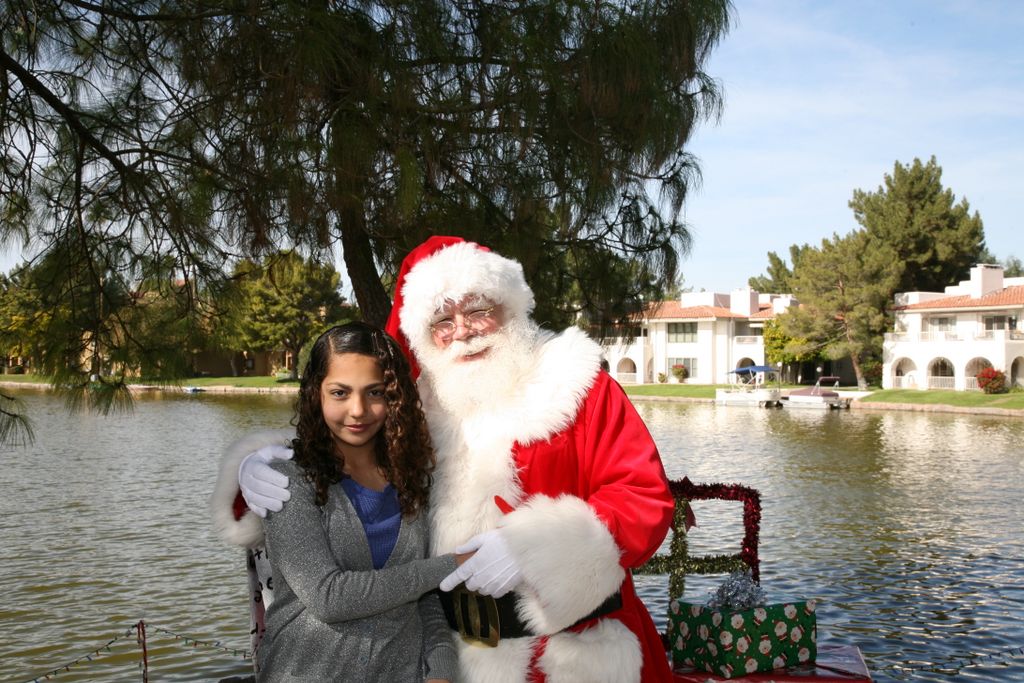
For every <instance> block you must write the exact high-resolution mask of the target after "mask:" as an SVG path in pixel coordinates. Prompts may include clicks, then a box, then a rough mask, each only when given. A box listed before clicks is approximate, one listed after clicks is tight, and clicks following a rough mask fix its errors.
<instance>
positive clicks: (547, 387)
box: [221, 237, 673, 683]
mask: <svg viewBox="0 0 1024 683" xmlns="http://www.w3.org/2000/svg"><path fill="white" fill-rule="evenodd" d="M533 305H534V299H533V293H532V292H531V290H530V288H529V287H528V286H527V284H526V281H525V278H524V277H523V270H522V267H521V266H520V264H518V263H517V262H515V261H512V260H510V259H507V258H504V257H502V256H500V255H498V254H496V253H494V252H491V251H489V250H487V249H486V248H484V247H481V246H480V245H477V244H474V243H471V242H466V241H464V240H462V239H459V238H454V237H432V238H430V239H429V240H427V241H426V242H425V243H423V244H422V245H420V246H419V247H417V248H416V249H414V250H413V251H412V252H410V254H409V255H408V256H407V257H406V259H405V261H404V262H403V264H402V268H401V270H400V272H399V278H398V282H397V286H396V290H395V302H394V307H393V310H392V314H391V318H390V319H389V321H388V325H387V330H388V332H389V333H391V334H392V335H393V336H394V337H395V338H396V339H398V340H399V342H400V344H401V345H402V346H403V348H404V349H405V350H406V351H407V352H408V353H409V356H410V359H411V360H412V361H413V364H414V369H416V370H417V371H418V372H419V373H420V376H419V389H420V392H421V397H422V401H423V408H424V412H425V414H426V416H427V421H428V424H429V427H430V433H431V438H432V440H433V443H434V448H435V451H436V454H437V469H436V471H435V473H434V481H433V487H432V489H431V509H430V513H429V514H430V521H431V533H432V537H431V545H432V551H433V552H434V553H435V554H438V553H448V552H453V551H456V552H469V551H472V550H475V551H476V554H475V555H474V556H473V558H472V559H470V560H469V561H467V562H465V563H464V564H463V565H462V566H461V567H459V569H458V570H456V571H455V572H454V573H453V574H452V575H451V576H449V577H448V578H447V579H445V581H444V582H443V583H442V584H441V589H442V591H443V593H442V596H443V598H442V599H443V602H444V603H445V606H446V611H447V612H448V616H449V621H450V622H451V625H452V628H453V630H454V631H456V632H457V634H458V637H459V642H460V648H459V649H460V669H461V676H462V680H465V681H471V682H479V683H524V682H526V681H549V682H550V683H559V682H563V681H588V682H607V683H625V682H636V681H645V682H646V681H670V680H671V673H670V671H669V667H668V663H667V658H666V655H665V650H664V647H663V645H662V641H661V638H660V635H659V634H658V632H657V629H656V628H655V626H654V623H653V622H652V620H651V618H650V615H649V614H648V612H647V610H646V608H645V607H644V605H643V603H642V602H641V601H640V599H639V598H638V597H637V595H636V591H635V590H634V587H633V581H632V577H631V574H630V568H632V567H637V566H639V565H641V564H643V563H644V562H645V561H646V560H647V559H649V558H650V556H651V555H652V554H653V553H654V552H655V551H656V550H657V549H658V547H659V545H660V544H661V542H662V540H663V539H664V538H665V535H666V534H667V532H668V529H669V526H670V523H671V518H672V511H673V500H672V496H671V493H670V492H669V488H668V482H667V480H666V478H665V473H664V470H663V468H662V464H661V460H660V457H659V455H658V452H657V449H656V447H655V445H654V442H653V440H652V439H651V436H650V434H649V433H648V431H647V428H646V427H645V425H644V424H643V422H642V420H641V419H640V417H639V415H637V413H636V411H635V410H634V408H633V406H632V404H631V403H630V402H629V400H628V399H627V398H626V396H625V394H624V393H623V391H622V389H621V388H620V387H619V385H618V384H617V383H616V382H615V381H614V380H612V379H611V378H610V377H609V376H608V375H607V374H606V373H605V372H604V371H602V370H601V369H600V361H601V349H600V347H599V346H598V345H597V344H596V343H594V342H593V341H592V340H590V339H589V338H588V337H587V336H586V335H585V334H584V333H583V332H581V331H579V330H578V329H575V328H570V329H568V330H566V331H564V332H562V333H560V334H555V333H552V332H549V331H546V330H542V329H540V328H539V327H538V326H537V325H536V324H535V323H534V322H533V321H532V320H531V319H530V313H531V311H532V310H533ZM272 441H273V440H272V439H271V440H268V443H271V442H272ZM255 445H256V444H254V443H253V442H252V441H251V440H250V441H249V442H247V444H246V447H245V448H243V449H239V448H235V449H233V457H232V458H231V459H229V460H226V461H225V466H224V470H223V472H224V473H225V474H226V475H227V476H226V478H227V479H229V480H233V479H234V468H235V467H237V466H238V455H239V450H247V451H253V450H255V448H254V446H255ZM282 451H283V449H281V448H280V447H270V448H264V449H262V450H261V451H259V453H256V454H252V457H248V458H245V460H244V465H243V467H242V472H241V474H240V476H239V480H240V482H241V484H242V489H243V493H244V494H245V495H246V499H247V500H248V501H249V504H250V505H249V506H250V508H251V509H255V511H256V512H259V511H260V510H261V509H262V508H264V507H270V509H274V506H278V507H279V506H280V505H281V502H280V499H286V498H287V494H286V493H284V492H282V491H280V490H279V489H278V488H277V486H278V485H279V484H281V483H283V482H281V481H280V476H281V475H279V474H278V473H277V472H274V471H273V470H271V469H270V468H269V467H267V466H265V464H264V462H265V461H266V460H267V458H269V457H274V456H279V455H283V454H284V453H282ZM223 478H225V476H224V475H223V474H222V479H223ZM228 488H230V487H228ZM247 489H248V490H247ZM232 502H233V501H232V500H231V497H230V495H227V492H226V491H225V495H222V498H221V503H222V510H221V517H222V519H227V518H229V517H230V518H231V519H232V520H233V519H234V515H231V514H230V511H229V510H228V506H230V505H231V503H232ZM252 514H253V513H252V512H250V513H248V515H249V516H251V515H252ZM467 539H468V540H467Z"/></svg>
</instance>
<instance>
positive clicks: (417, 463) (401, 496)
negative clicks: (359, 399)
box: [292, 322, 436, 517]
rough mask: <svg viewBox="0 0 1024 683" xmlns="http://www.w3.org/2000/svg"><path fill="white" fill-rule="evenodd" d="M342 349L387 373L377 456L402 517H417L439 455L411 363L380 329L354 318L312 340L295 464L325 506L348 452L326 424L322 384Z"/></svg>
mask: <svg viewBox="0 0 1024 683" xmlns="http://www.w3.org/2000/svg"><path fill="white" fill-rule="evenodd" d="M342 353H358V354H362V355H364V356H370V357H371V358H376V359H377V363H378V364H379V365H380V368H381V370H382V371H383V373H384V398H385V401H386V402H387V414H386V416H385V418H384V426H383V427H382V428H381V431H380V433H378V435H377V438H376V439H375V443H374V454H375V457H376V461H377V466H378V467H380V469H381V471H382V472H384V474H385V476H386V478H387V480H388V481H389V482H391V485H392V486H394V487H395V491H397V493H398V503H399V506H400V507H401V510H402V515H403V516H406V517H408V516H413V515H415V514H417V513H418V512H419V511H421V510H423V509H425V508H426V505H427V496H428V494H429V491H430V484H431V473H432V472H433V471H434V465H435V463H436V459H435V457H434V449H433V447H432V446H431V444H430V434H429V433H428V431H427V422H426V419H425V418H424V417H423V408H422V405H421V403H420V395H419V392H418V391H416V385H415V383H414V382H413V379H412V372H411V370H410V368H409V361H408V360H407V359H406V357H405V356H404V355H403V354H402V352H401V350H400V349H399V347H398V344H397V343H396V342H395V340H394V339H392V338H391V337H389V336H388V335H387V333H385V332H384V331H383V330H381V329H380V328H377V327H374V326H373V325H369V324H367V323H364V322H351V323H347V324H345V325H338V326H336V327H332V328H330V329H329V330H327V331H326V332H324V333H323V334H321V335H320V336H319V337H318V338H317V340H316V341H315V342H313V348H312V350H311V351H310V354H309V362H308V363H306V367H305V368H304V369H303V372H302V381H301V383H300V385H299V398H298V401H297V402H296V406H295V420H294V422H295V435H296V436H295V439H294V440H293V441H292V448H293V449H294V451H295V462H296V464H298V465H299V466H300V467H302V469H303V470H304V471H305V474H306V478H307V479H308V480H309V481H310V482H311V483H312V484H313V486H314V488H315V489H316V502H317V504H318V505H324V504H325V503H326V502H327V489H328V488H329V487H330V486H331V485H332V484H334V483H336V482H338V481H339V480H340V479H341V477H342V468H343V467H344V460H343V458H344V455H339V454H338V451H336V450H335V442H334V437H333V436H332V434H331V431H330V430H329V429H328V427H327V423H325V422H324V418H323V408H322V404H321V394H320V386H321V385H322V384H323V382H324V378H325V377H326V376H327V365H328V363H329V361H330V358H331V356H332V355H336V354H342Z"/></svg>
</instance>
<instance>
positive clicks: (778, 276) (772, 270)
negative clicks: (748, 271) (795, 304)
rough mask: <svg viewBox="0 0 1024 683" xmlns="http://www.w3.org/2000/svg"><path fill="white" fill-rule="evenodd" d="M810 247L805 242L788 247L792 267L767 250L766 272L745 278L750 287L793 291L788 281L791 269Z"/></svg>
mask: <svg viewBox="0 0 1024 683" xmlns="http://www.w3.org/2000/svg"><path fill="white" fill-rule="evenodd" d="M810 248H811V247H810V246H809V245H807V244H803V245H798V244H793V245H790V247H789V262H790V264H792V269H791V268H790V267H789V266H787V265H786V260H785V259H783V258H782V257H781V256H779V255H778V254H776V253H775V252H774V251H769V252H768V274H767V275H758V276H757V277H752V278H750V279H748V280H747V284H748V285H750V287H751V289H755V290H757V291H759V292H773V293H776V294H784V293H789V292H792V291H793V287H792V285H791V284H790V281H791V280H792V278H793V270H795V269H796V268H797V266H798V265H799V264H800V257H801V256H802V255H803V254H804V252H805V251H807V250H808V249H810Z"/></svg>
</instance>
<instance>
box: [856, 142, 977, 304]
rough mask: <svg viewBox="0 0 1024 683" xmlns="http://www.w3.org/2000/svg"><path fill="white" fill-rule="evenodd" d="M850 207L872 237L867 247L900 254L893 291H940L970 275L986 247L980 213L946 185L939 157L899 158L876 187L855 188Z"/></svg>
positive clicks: (896, 254)
mask: <svg viewBox="0 0 1024 683" xmlns="http://www.w3.org/2000/svg"><path fill="white" fill-rule="evenodd" d="M850 208H851V209H853V212H854V217H855V218H856V219H857V222H858V223H860V224H861V225H862V226H863V227H864V229H865V231H866V233H867V235H868V237H869V240H868V245H867V247H866V248H868V249H875V248H880V249H892V250H893V251H894V252H895V257H896V261H897V263H899V264H900V265H901V266H902V272H901V273H900V278H899V281H898V282H897V283H896V287H895V289H894V291H918V290H919V291H939V292H941V291H943V289H944V288H945V287H946V286H947V285H950V284H955V283H956V282H958V281H960V280H963V279H966V278H967V277H968V275H969V273H970V269H971V267H972V266H974V265H975V264H976V263H978V262H979V261H981V260H982V255H983V254H984V253H985V251H986V250H985V233H984V228H983V226H982V222H981V217H980V216H979V215H978V213H977V212H976V211H975V212H974V213H973V214H971V211H970V205H969V204H968V202H967V200H966V199H961V200H960V202H957V201H956V197H955V196H954V194H953V192H952V190H949V189H946V188H944V187H943V185H942V167H940V166H939V165H938V163H937V162H936V161H935V157H934V156H933V157H931V159H930V160H929V161H928V163H921V160H920V159H914V161H913V162H912V163H911V164H909V165H903V164H901V163H899V162H896V164H895V166H894V167H893V172H892V174H891V175H889V174H886V176H885V181H884V184H883V185H882V186H879V188H878V189H877V190H876V191H874V192H865V191H864V190H854V192H853V199H852V200H851V201H850Z"/></svg>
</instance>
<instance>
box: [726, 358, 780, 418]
mask: <svg viewBox="0 0 1024 683" xmlns="http://www.w3.org/2000/svg"><path fill="white" fill-rule="evenodd" d="M778 373H779V370H778V368H773V367H771V366H770V365H748V366H746V367H743V368H737V369H736V370H730V371H729V374H730V375H735V379H736V382H735V384H732V385H731V386H729V387H728V388H725V389H715V403H717V404H720V405H731V406H758V407H760V408H778V407H779V406H780V405H782V403H781V401H782V388H781V387H780V386H779V381H778V376H779V374H778ZM772 376H774V377H775V378H776V379H775V381H774V384H772V383H770V382H769V378H770V377H772Z"/></svg>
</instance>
